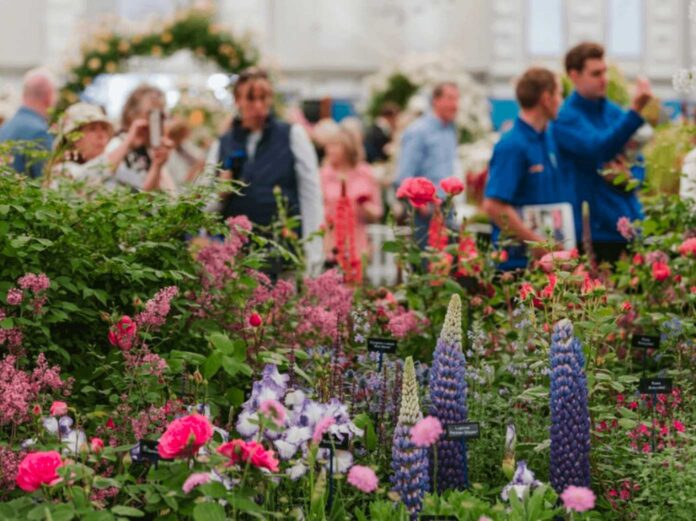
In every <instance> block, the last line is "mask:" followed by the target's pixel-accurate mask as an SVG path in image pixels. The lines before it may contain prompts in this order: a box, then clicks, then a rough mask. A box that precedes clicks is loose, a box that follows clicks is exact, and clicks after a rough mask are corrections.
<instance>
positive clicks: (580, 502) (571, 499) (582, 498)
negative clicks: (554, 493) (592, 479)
mask: <svg viewBox="0 0 696 521" xmlns="http://www.w3.org/2000/svg"><path fill="white" fill-rule="evenodd" d="M561 499H562V500H563V504H564V505H565V507H566V508H567V509H569V510H575V511H576V512H585V511H587V510H592V509H593V508H594V506H595V495H594V492H592V491H591V490H590V489H589V488H586V487H576V486H573V485H570V486H569V487H568V488H566V489H565V490H564V491H563V493H562V494H561Z"/></svg>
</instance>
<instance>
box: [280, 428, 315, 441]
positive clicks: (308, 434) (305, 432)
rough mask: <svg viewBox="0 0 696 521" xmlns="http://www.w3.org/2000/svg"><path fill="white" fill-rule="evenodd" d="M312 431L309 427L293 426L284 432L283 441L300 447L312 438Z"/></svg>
mask: <svg viewBox="0 0 696 521" xmlns="http://www.w3.org/2000/svg"><path fill="white" fill-rule="evenodd" d="M312 434H313V433H312V430H311V429H310V428H309V427H298V426H296V425H293V426H292V427H290V428H289V429H288V430H286V431H285V434H284V436H283V439H284V440H285V441H286V442H288V443H291V444H293V445H300V444H301V443H304V442H306V441H309V440H310V439H311V438H312Z"/></svg>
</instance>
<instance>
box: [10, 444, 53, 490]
mask: <svg viewBox="0 0 696 521" xmlns="http://www.w3.org/2000/svg"><path fill="white" fill-rule="evenodd" d="M61 465H63V460H61V458H60V454H59V453H58V452H57V451H55V450H51V451H47V452H32V453H31V454H27V455H26V456H24V459H23V460H22V462H21V463H20V464H19V468H18V469H17V479H16V482H17V485H18V486H19V488H21V489H22V490H24V491H25V492H34V491H35V490H38V489H39V488H41V485H43V484H44V483H45V484H47V485H55V484H56V483H57V482H58V481H60V479H61V478H60V476H58V473H57V472H56V470H57V469H58V467H60V466H61Z"/></svg>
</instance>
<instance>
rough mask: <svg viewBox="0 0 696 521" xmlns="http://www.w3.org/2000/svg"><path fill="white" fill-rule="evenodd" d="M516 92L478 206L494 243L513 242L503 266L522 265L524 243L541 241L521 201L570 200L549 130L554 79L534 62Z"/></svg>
mask: <svg viewBox="0 0 696 521" xmlns="http://www.w3.org/2000/svg"><path fill="white" fill-rule="evenodd" d="M515 94H516V97H517V102H518V103H519V105H520V114H519V116H518V117H517V119H516V120H515V123H514V125H513V127H512V129H510V130H509V131H508V132H507V133H506V134H504V135H503V137H502V138H501V139H500V141H499V142H498V143H497V144H496V146H495V148H494V150H493V157H492V158H491V161H490V164H489V173H488V182H487V184H486V190H485V199H484V201H483V210H484V211H485V212H486V213H487V214H488V216H489V217H490V218H491V220H492V221H493V223H494V227H493V241H494V243H496V244H497V243H498V241H499V238H500V237H501V235H503V236H507V237H510V238H512V239H514V241H515V243H516V244H513V245H511V246H508V247H506V251H507V253H508V260H507V261H506V262H504V263H503V264H501V266H500V268H501V269H503V270H512V269H516V268H524V267H525V266H526V265H527V251H526V246H525V244H524V243H525V242H537V243H542V242H545V241H546V239H545V237H542V236H541V235H540V234H539V233H538V232H537V231H534V230H533V229H532V228H531V227H530V226H529V225H528V224H525V222H524V221H523V218H522V216H521V212H522V209H523V207H524V206H530V205H542V204H543V205H546V204H557V203H563V202H566V203H571V204H572V201H573V184H572V180H573V176H572V175H571V173H570V172H568V171H567V170H566V169H565V168H563V167H561V165H560V164H559V162H558V161H559V160H558V151H557V148H556V144H555V142H554V138H553V133H552V132H551V131H550V129H549V123H550V122H551V121H553V119H554V118H555V117H556V114H557V113H558V108H559V106H560V105H561V100H562V97H561V85H560V82H559V80H558V78H557V77H556V75H555V74H554V73H553V72H551V71H550V70H548V69H544V68H541V67H533V68H531V69H529V70H527V71H526V72H525V73H524V74H523V75H522V77H521V78H520V79H519V81H518V82H517V86H516V88H515ZM501 230H502V232H501ZM531 253H532V255H533V256H535V257H539V256H541V255H543V254H544V253H546V250H544V248H543V247H541V246H535V248H534V249H533V250H532V252H531Z"/></svg>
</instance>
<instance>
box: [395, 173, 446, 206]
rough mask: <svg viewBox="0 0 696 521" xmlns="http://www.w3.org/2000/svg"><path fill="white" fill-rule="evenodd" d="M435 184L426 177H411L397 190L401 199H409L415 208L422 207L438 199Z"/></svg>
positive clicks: (397, 194)
mask: <svg viewBox="0 0 696 521" xmlns="http://www.w3.org/2000/svg"><path fill="white" fill-rule="evenodd" d="M435 193H436V190H435V185H434V184H433V183H432V182H431V181H430V180H429V179H426V178H425V177H409V178H408V179H405V180H404V182H403V183H401V186H399V189H398V190H397V191H396V197H398V198H399V199H408V200H409V202H410V203H411V205H413V207H414V208H422V207H424V206H426V205H427V204H429V203H434V202H436V201H437V196H436V195H435Z"/></svg>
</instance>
